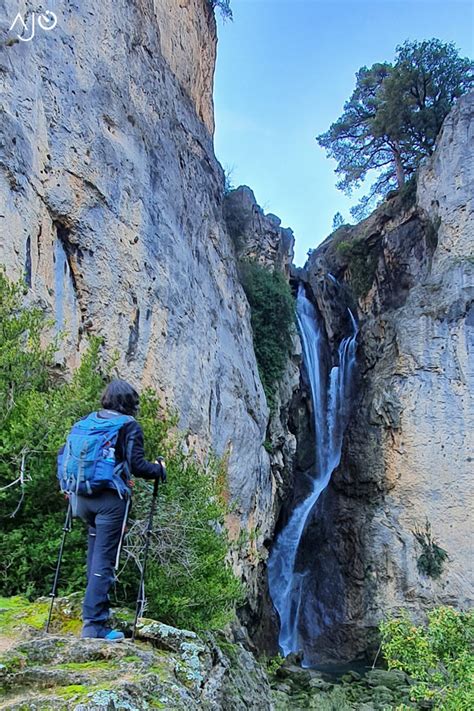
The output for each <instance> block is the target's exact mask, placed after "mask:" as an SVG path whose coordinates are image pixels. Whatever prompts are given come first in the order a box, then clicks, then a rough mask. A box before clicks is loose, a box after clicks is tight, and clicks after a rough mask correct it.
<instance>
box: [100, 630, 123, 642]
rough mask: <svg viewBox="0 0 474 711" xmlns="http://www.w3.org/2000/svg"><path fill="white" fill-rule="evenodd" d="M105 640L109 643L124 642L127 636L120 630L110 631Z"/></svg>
mask: <svg viewBox="0 0 474 711" xmlns="http://www.w3.org/2000/svg"><path fill="white" fill-rule="evenodd" d="M104 639H105V640H107V642H122V641H123V640H124V639H125V635H124V633H123V632H119V631H118V630H109V631H108V632H107V634H106V635H105V637H104Z"/></svg>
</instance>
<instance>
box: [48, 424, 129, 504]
mask: <svg viewBox="0 0 474 711" xmlns="http://www.w3.org/2000/svg"><path fill="white" fill-rule="evenodd" d="M133 420H134V418H133V417H130V416H128V415H117V416H116V417H111V418H104V417H98V414H97V412H92V413H91V414H90V415H88V416H87V417H85V418H83V419H82V420H79V421H78V422H76V423H75V424H74V425H73V427H72V429H71V431H70V433H69V434H68V436H67V438H66V444H65V445H64V447H62V448H61V449H60V450H59V453H58V470H57V475H58V479H59V486H60V488H61V491H64V492H65V493H66V494H80V495H81V496H84V495H88V494H89V495H90V494H95V493H96V492H98V491H102V490H103V489H111V488H113V489H116V490H117V491H118V493H119V496H120V497H122V496H123V495H124V494H130V489H129V488H128V486H127V484H126V483H125V481H124V479H123V478H122V476H121V475H122V473H123V472H125V474H126V476H127V479H128V478H129V477H130V467H129V462H130V451H131V447H132V441H131V438H130V440H129V442H128V443H127V456H126V457H125V461H124V462H120V463H118V464H116V462H115V445H116V443H117V437H118V434H119V431H120V428H121V427H122V426H123V425H125V424H126V423H127V422H131V421H133Z"/></svg>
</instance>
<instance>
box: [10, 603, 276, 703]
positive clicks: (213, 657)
mask: <svg viewBox="0 0 474 711" xmlns="http://www.w3.org/2000/svg"><path fill="white" fill-rule="evenodd" d="M48 606H49V601H48V600H47V599H44V600H39V601H37V602H35V603H28V602H27V601H25V600H24V599H22V598H10V599H0V651H1V652H2V654H1V656H0V690H1V697H0V709H2V711H3V710H6V709H8V710H9V711H27V710H28V711H32V710H34V711H36V710H39V709H44V710H45V709H48V711H50V710H55V711H56V710H58V711H62V710H64V711H66V709H67V710H68V711H92V710H94V711H99V710H100V711H115V710H116V709H117V710H118V709H121V710H126V711H144V710H146V709H169V710H171V709H173V710H179V709H186V710H187V711H192V710H193V709H205V710H209V711H211V710H214V709H229V710H230V711H240V710H241V711H244V709H245V710H246V709H255V710H256V711H260V710H261V711H267V710H268V711H270V710H271V709H272V708H273V706H272V703H271V700H270V698H271V690H270V686H269V683H268V680H267V677H266V674H265V671H264V669H263V667H262V666H260V664H259V663H258V662H257V660H256V659H255V658H254V657H253V655H252V654H251V653H250V652H248V651H247V650H246V649H244V647H243V646H242V644H239V643H236V642H232V643H231V642H229V641H227V640H226V639H225V638H224V637H223V636H222V637H218V636H213V635H210V634H207V635H206V638H205V639H204V637H199V636H198V635H197V634H195V633H194V632H190V631H186V630H179V629H176V628H174V627H170V626H168V625H165V624H163V623H161V622H157V621H155V620H148V619H142V620H141V621H140V624H139V626H138V631H137V640H136V642H134V643H133V642H132V641H131V640H129V639H126V640H124V641H123V642H122V643H120V644H112V643H110V642H104V641H103V640H94V639H88V640H83V639H79V638H78V631H79V629H80V622H79V619H78V609H79V606H80V600H79V598H78V597H76V596H72V597H70V598H63V599H60V600H58V601H57V603H56V606H55V614H54V617H53V623H52V626H51V629H52V632H51V633H50V634H46V633H45V632H44V626H45V622H46V618H47V611H48ZM130 621H131V613H130V611H124V610H121V611H117V612H116V613H115V620H114V622H115V624H117V625H118V626H120V627H121V628H122V629H124V630H125V632H126V633H128V632H129V631H130Z"/></svg>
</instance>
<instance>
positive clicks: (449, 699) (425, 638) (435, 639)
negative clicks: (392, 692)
mask: <svg viewBox="0 0 474 711" xmlns="http://www.w3.org/2000/svg"><path fill="white" fill-rule="evenodd" d="M380 631H381V634H382V652H383V655H384V657H385V659H386V661H387V664H388V667H389V669H401V670H402V671H405V672H406V673H407V674H409V675H410V676H411V677H412V679H413V680H414V682H415V683H414V685H413V686H412V687H411V694H410V697H411V699H412V700H413V701H432V703H433V704H434V708H435V709H438V710H439V711H468V710H469V709H472V708H474V691H473V688H474V687H473V685H472V681H473V674H474V655H473V654H472V644H473V641H474V614H473V612H472V611H471V612H458V611H457V610H455V609H454V608H452V607H439V608H437V609H435V610H432V611H431V612H429V613H428V624H427V625H426V626H416V625H413V624H412V622H411V621H410V620H409V618H408V615H407V614H406V613H403V614H402V616H401V617H399V618H396V619H391V620H388V621H386V622H383V623H382V624H381V625H380Z"/></svg>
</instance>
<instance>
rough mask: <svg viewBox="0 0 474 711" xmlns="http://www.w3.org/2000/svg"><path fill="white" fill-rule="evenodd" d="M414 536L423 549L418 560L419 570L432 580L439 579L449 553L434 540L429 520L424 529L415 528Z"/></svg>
mask: <svg viewBox="0 0 474 711" xmlns="http://www.w3.org/2000/svg"><path fill="white" fill-rule="evenodd" d="M413 535H414V536H415V540H416V542H417V543H418V544H419V545H420V547H421V554H420V555H419V557H418V560H417V566H418V570H419V571H420V573H423V575H429V577H430V578H439V576H440V575H441V573H442V572H443V566H444V563H445V561H446V560H447V559H448V553H447V552H446V551H445V550H444V548H441V546H439V545H438V544H437V542H436V541H435V539H434V538H433V535H432V533H431V524H430V522H429V521H428V519H426V521H425V527H424V528H420V527H417V528H415V530H414V531H413Z"/></svg>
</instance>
